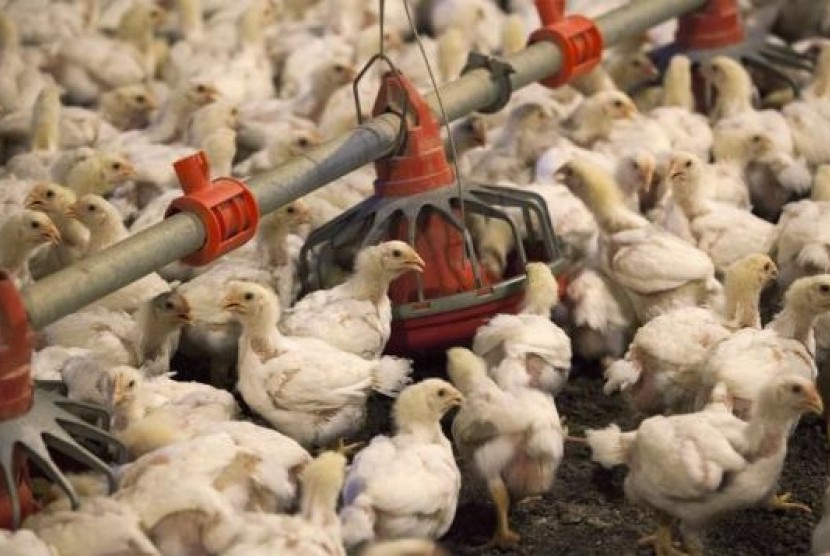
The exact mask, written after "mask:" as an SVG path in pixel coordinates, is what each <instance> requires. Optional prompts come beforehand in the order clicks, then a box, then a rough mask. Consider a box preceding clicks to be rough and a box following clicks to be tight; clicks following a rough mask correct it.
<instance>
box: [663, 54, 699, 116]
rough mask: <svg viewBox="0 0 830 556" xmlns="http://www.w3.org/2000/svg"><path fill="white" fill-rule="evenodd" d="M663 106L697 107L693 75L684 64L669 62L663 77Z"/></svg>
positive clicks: (692, 109)
mask: <svg viewBox="0 0 830 556" xmlns="http://www.w3.org/2000/svg"><path fill="white" fill-rule="evenodd" d="M662 105H663V106H679V107H681V108H685V109H687V110H689V111H694V109H695V97H694V95H693V94H692V76H691V73H690V72H689V68H688V67H687V66H686V65H685V64H684V65H680V64H675V63H672V64H669V68H668V70H667V71H666V76H665V78H664V79H663V101H662Z"/></svg>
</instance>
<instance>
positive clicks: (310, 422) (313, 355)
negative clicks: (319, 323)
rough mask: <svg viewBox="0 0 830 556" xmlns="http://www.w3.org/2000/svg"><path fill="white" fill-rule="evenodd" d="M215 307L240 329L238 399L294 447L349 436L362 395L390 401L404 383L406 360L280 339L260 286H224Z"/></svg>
mask: <svg viewBox="0 0 830 556" xmlns="http://www.w3.org/2000/svg"><path fill="white" fill-rule="evenodd" d="M222 303H223V305H224V307H225V309H226V310H228V311H230V312H231V313H233V314H234V315H235V318H236V319H237V320H238V321H239V322H240V323H241V325H242V334H241V336H240V337H239V363H238V366H237V367H238V369H237V370H238V373H239V381H238V383H237V389H238V390H239V393H240V394H241V395H242V397H243V398H244V399H245V402H246V403H247V404H248V405H249V406H250V407H251V409H253V410H254V411H256V412H257V413H258V414H259V415H260V416H262V417H263V418H264V419H266V420H267V421H268V422H269V423H271V425H273V426H274V428H276V429H277V430H279V431H280V432H283V433H284V434H288V435H289V436H291V437H292V438H294V439H295V440H297V441H298V442H299V443H300V444H303V445H305V446H310V445H318V446H319V445H325V444H326V443H328V442H330V441H333V440H336V439H339V438H342V437H344V436H348V435H350V434H353V433H354V432H356V431H357V430H358V429H359V428H360V426H361V424H362V423H363V420H364V417H365V413H366V399H367V397H368V395H369V392H370V391H372V390H375V391H378V392H381V393H384V394H387V395H395V394H396V393H397V392H398V391H399V390H400V389H401V388H402V387H403V386H404V385H405V384H407V382H408V381H409V378H408V375H409V373H410V372H411V367H410V363H409V361H407V360H402V359H397V358H393V357H382V358H381V359H377V360H373V361H367V360H365V359H363V358H361V357H359V356H357V355H354V354H352V353H349V352H345V351H341V350H339V349H337V348H335V347H334V346H332V345H331V344H328V343H326V342H325V341H323V340H320V339H317V338H303V337H288V336H284V335H283V334H281V333H280V331H279V330H278V329H277V322H278V321H279V318H280V308H279V301H278V300H277V298H276V295H275V294H274V293H273V292H272V291H271V290H269V289H267V288H265V287H263V286H260V285H258V284H253V283H248V282H232V283H231V284H230V285H229V287H228V288H227V293H226V294H225V297H224V299H223V302H222Z"/></svg>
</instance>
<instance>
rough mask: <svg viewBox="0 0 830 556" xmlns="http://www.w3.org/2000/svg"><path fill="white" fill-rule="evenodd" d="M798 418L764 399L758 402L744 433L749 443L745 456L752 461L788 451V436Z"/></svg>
mask: <svg viewBox="0 0 830 556" xmlns="http://www.w3.org/2000/svg"><path fill="white" fill-rule="evenodd" d="M798 417H799V416H798V415H797V414H795V415H794V414H793V413H792V412H789V411H786V410H782V408H781V407H778V406H776V405H775V404H773V403H767V402H766V400H765V399H764V398H761V399H760V400H758V402H757V403H756V405H755V408H754V411H753V413H752V416H751V417H750V419H749V423H748V425H747V427H746V430H745V432H744V435H745V438H746V442H747V444H746V450H744V451H743V453H744V455H745V456H748V458H749V459H750V460H752V459H756V458H766V457H770V456H772V455H774V454H776V453H777V452H779V451H780V450H782V449H786V446H787V436H788V435H789V432H790V430H791V429H792V426H793V424H795V422H796V421H797V420H798Z"/></svg>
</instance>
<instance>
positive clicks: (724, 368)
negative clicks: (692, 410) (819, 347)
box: [698, 274, 830, 418]
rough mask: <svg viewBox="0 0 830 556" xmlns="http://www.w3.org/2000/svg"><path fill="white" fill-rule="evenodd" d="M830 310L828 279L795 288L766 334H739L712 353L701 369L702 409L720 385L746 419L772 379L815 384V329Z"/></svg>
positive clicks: (807, 281) (818, 278)
mask: <svg viewBox="0 0 830 556" xmlns="http://www.w3.org/2000/svg"><path fill="white" fill-rule="evenodd" d="M828 310H830V275H827V274H820V275H817V276H811V277H806V278H800V279H798V280H796V281H795V282H793V283H792V285H791V286H790V287H789V289H788V290H787V294H786V296H785V302H784V308H783V309H782V310H781V311H779V312H778V314H776V315H775V318H773V320H772V321H771V322H770V323H769V324H767V325H766V327H765V328H764V329H763V330H758V329H755V328H747V329H744V330H741V331H739V332H736V333H735V334H733V335H732V336H730V337H729V338H728V339H727V340H725V341H723V342H721V343H720V344H718V345H717V346H715V347H714V348H713V349H712V350H711V351H710V352H709V354H708V355H707V357H706V359H705V360H704V362H703V363H701V367H700V368H701V370H700V372H701V375H702V377H703V389H702V390H701V392H700V395H699V398H698V407H700V406H702V405H703V404H704V403H705V401H706V400H707V399H708V396H707V392H708V391H709V390H712V389H714V388H716V387H717V386H718V385H719V384H722V385H723V386H724V387H725V390H726V392H727V395H728V396H729V405H730V406H731V407H732V410H733V411H734V413H735V414H736V415H738V416H739V417H742V418H747V416H748V415H750V414H751V412H752V408H753V406H754V404H755V403H756V402H757V400H758V396H759V395H760V392H761V390H762V389H763V388H764V385H765V384H766V383H767V382H769V381H770V380H771V379H772V378H773V377H775V376H778V375H782V374H787V375H795V376H800V377H803V378H805V379H807V380H810V381H815V380H816V376H817V374H818V370H817V368H816V363H815V361H814V359H813V358H814V354H815V349H816V346H815V339H814V335H813V323H814V322H815V320H816V317H817V316H818V315H820V314H821V313H823V312H825V311H828Z"/></svg>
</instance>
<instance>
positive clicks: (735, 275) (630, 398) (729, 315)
mask: <svg viewBox="0 0 830 556" xmlns="http://www.w3.org/2000/svg"><path fill="white" fill-rule="evenodd" d="M775 276H776V268H775V263H773V262H772V260H771V259H770V258H769V257H767V256H766V255H749V256H747V257H745V258H743V259H741V260H739V261H737V262H735V263H733V265H732V266H731V267H729V269H728V270H727V272H726V284H725V290H726V300H725V307H724V310H723V312H722V313H721V314H718V313H716V312H714V311H712V310H711V309H703V308H699V307H682V308H679V309H675V310H673V311H669V312H667V313H664V314H662V315H660V316H658V317H655V318H654V319H652V320H650V321H648V322H647V323H645V324H644V325H643V326H642V327H640V328H639V329H638V330H637V333H636V334H635V335H634V339H633V340H632V342H631V345H630V346H629V347H628V351H627V352H626V354H625V357H624V358H623V359H620V360H618V361H616V362H614V363H613V364H611V366H609V367H608V368H607V369H606V371H605V378H606V382H605V386H604V387H603V391H604V392H605V393H606V394H610V393H611V392H614V391H616V390H620V391H621V392H622V393H623V395H624V397H625V398H626V401H627V402H628V404H629V405H630V406H631V407H632V408H633V409H634V410H635V411H638V412H641V413H646V414H654V413H662V412H665V411H668V412H673V413H676V412H682V411H686V410H688V409H690V408H691V407H693V406H694V403H695V401H696V400H697V396H698V392H699V390H700V388H701V387H702V382H703V377H702V376H700V374H699V372H698V370H699V369H698V368H699V366H700V365H701V364H702V363H703V362H704V361H705V359H706V356H707V354H708V352H709V350H710V349H711V348H712V347H713V346H715V345H717V344H718V343H719V342H721V341H723V340H725V339H726V338H728V337H729V336H730V335H731V334H732V331H733V330H735V329H741V328H744V327H752V328H755V329H760V328H761V318H760V314H759V308H758V302H759V299H760V296H761V290H762V289H763V288H764V287H765V286H766V285H767V284H769V283H770V281H772V280H774V279H775Z"/></svg>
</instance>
